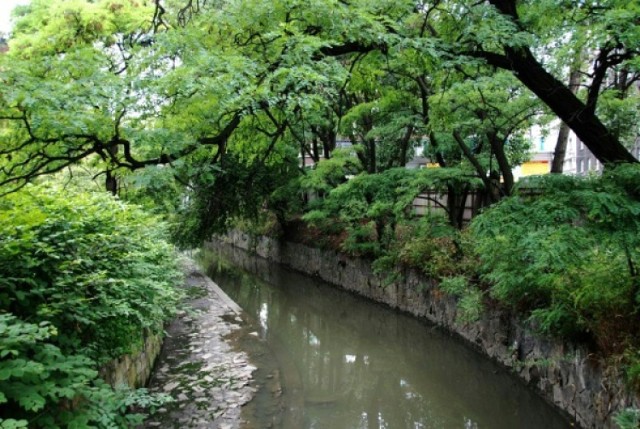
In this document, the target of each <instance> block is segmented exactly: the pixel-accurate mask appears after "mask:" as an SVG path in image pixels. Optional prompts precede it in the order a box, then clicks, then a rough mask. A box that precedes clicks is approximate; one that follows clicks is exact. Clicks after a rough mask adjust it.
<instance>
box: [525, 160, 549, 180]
mask: <svg viewBox="0 0 640 429" xmlns="http://www.w3.org/2000/svg"><path fill="white" fill-rule="evenodd" d="M549 170H550V166H549V161H528V162H525V163H524V164H522V166H521V170H520V171H521V173H520V176H522V177H524V176H533V175H537V174H548V173H549Z"/></svg>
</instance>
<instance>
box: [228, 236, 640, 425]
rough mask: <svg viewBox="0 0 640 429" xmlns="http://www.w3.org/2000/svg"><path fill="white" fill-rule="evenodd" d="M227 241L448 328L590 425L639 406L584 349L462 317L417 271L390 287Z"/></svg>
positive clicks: (364, 265)
mask: <svg viewBox="0 0 640 429" xmlns="http://www.w3.org/2000/svg"><path fill="white" fill-rule="evenodd" d="M225 241H227V242H229V243H230V244H232V245H234V246H236V247H239V248H242V249H245V250H249V251H252V252H254V253H256V254H258V255H259V256H262V257H264V258H267V259H269V260H271V261H273V262H277V263H281V264H284V265H287V266H289V267H290V268H292V269H294V270H296V271H299V272H302V273H306V274H310V275H314V276H317V277H320V278H322V279H323V280H325V281H328V282H330V283H333V284H334V285H338V286H340V287H342V288H344V289H347V290H350V291H352V292H354V293H357V294H359V295H362V296H365V297H367V298H370V299H372V300H374V301H377V302H380V303H384V304H386V305H389V306H390V307H393V308H396V309H399V310H402V311H405V312H408V313H410V314H412V315H414V316H417V317H420V318H424V319H427V320H429V321H431V322H433V323H435V324H436V325H438V326H441V327H443V328H445V329H446V330H448V331H449V332H452V333H454V334H456V335H458V336H460V337H461V338H463V339H464V340H466V341H467V342H468V343H469V344H471V345H472V346H473V347H475V348H476V349H478V350H479V351H480V352H481V353H483V354H485V355H487V356H488V357H490V358H492V359H494V360H496V361H498V362H500V363H501V364H502V365H504V366H506V367H508V368H510V369H511V371H512V372H513V373H514V374H516V375H517V376H518V377H520V378H521V379H522V380H524V381H525V382H526V383H527V384H529V385H530V386H532V387H533V388H534V389H535V390H537V391H538V392H539V393H540V394H541V396H543V397H544V398H545V399H547V400H548V401H549V402H550V403H552V404H553V405H555V406H556V407H558V408H559V409H561V410H563V411H564V412H566V413H568V414H569V415H570V416H571V417H572V419H573V420H575V422H576V423H577V424H578V425H580V426H582V427H584V428H614V427H616V425H615V423H614V421H613V416H614V415H615V414H616V413H618V412H620V411H622V410H624V409H626V408H629V407H633V408H638V407H639V406H640V403H639V401H638V398H637V397H636V396H635V394H634V393H633V392H632V391H630V390H629V389H628V388H627V387H626V386H625V384H624V381H623V378H622V376H621V374H620V373H619V372H618V371H616V370H615V369H613V368H612V367H611V366H606V365H604V364H603V362H600V361H599V360H598V359H596V358H594V356H593V355H591V354H590V353H589V351H588V350H587V349H586V348H585V347H582V346H580V345H576V344H568V343H559V342H554V341H551V340H548V339H544V338H539V337H536V336H535V335H533V334H532V332H531V330H530V329H529V328H528V326H526V324H524V323H522V322H520V321H518V320H516V319H514V318H513V317H512V316H510V315H509V314H507V313H505V312H503V311H500V310H497V309H494V310H492V311H490V312H487V313H486V314H484V315H483V316H482V317H481V319H480V320H478V321H476V322H472V323H463V322H460V321H459V320H458V318H457V305H456V300H455V298H453V297H451V296H448V295H446V294H444V293H442V292H441V291H440V290H439V289H438V287H437V285H436V284H435V283H434V282H433V281H432V280H430V279H428V278H425V277H424V276H421V275H420V274H419V273H416V272H414V271H407V272H405V273H404V280H402V281H401V282H397V283H394V284H391V285H386V286H385V285H384V283H383V279H380V278H379V277H377V276H376V275H374V274H373V272H372V270H371V266H370V263H369V262H368V261H366V260H360V259H357V258H350V257H347V256H345V255H343V254H339V253H337V252H333V251H327V250H321V249H317V248H312V247H308V246H305V245H302V244H299V243H289V242H282V243H281V242H278V241H276V240H273V239H270V238H265V237H258V238H251V237H249V236H248V235H246V234H243V233H240V232H234V233H231V234H229V235H228V236H227V237H226V238H225Z"/></svg>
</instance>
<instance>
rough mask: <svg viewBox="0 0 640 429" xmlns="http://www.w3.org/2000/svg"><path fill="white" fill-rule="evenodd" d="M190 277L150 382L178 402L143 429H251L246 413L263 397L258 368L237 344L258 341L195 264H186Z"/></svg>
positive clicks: (235, 308)
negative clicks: (242, 340) (250, 404)
mask: <svg viewBox="0 0 640 429" xmlns="http://www.w3.org/2000/svg"><path fill="white" fill-rule="evenodd" d="M184 271H185V274H186V279H185V284H184V287H185V289H186V294H187V299H186V301H185V303H184V304H185V308H184V310H182V311H181V312H180V313H179V314H178V317H176V318H175V319H174V320H173V321H172V322H171V323H170V324H169V326H168V327H167V335H166V338H165V340H164V344H163V346H162V350H161V352H160V356H159V358H158V361H157V362H156V366H155V369H154V372H153V374H152V376H151V379H150V381H149V390H150V391H151V392H159V393H166V394H169V395H171V396H172V397H173V398H174V401H173V402H171V403H169V404H167V405H165V406H164V407H163V408H161V409H159V410H158V412H157V413H156V414H154V415H153V416H152V417H151V418H149V419H148V421H146V422H145V424H144V426H143V427H144V428H180V429H186V428H197V429H204V428H212V429H213V428H216V429H238V428H240V427H246V426H247V422H245V421H244V419H243V417H242V416H241V410H242V408H243V406H244V405H245V404H247V403H248V402H249V401H251V400H252V399H253V397H254V395H255V394H256V392H257V389H258V386H257V383H256V380H255V378H254V372H255V371H256V369H257V368H256V367H255V366H254V365H252V364H251V362H250V356H249V355H248V354H247V353H246V352H245V351H242V350H241V349H240V348H239V347H238V346H237V342H238V338H239V337H244V338H248V339H250V338H254V337H253V336H252V335H251V332H248V331H249V325H248V324H247V323H246V322H245V320H244V318H243V313H242V310H241V309H240V307H238V306H237V305H236V304H235V303H234V302H233V301H232V300H231V299H230V298H229V297H228V296H227V295H226V294H225V293H224V292H223V291H222V290H221V289H220V288H219V287H218V286H217V285H216V284H215V283H214V282H213V281H211V280H210V279H209V278H208V277H207V276H206V275H205V274H204V273H203V272H202V271H201V270H200V268H199V267H198V266H197V265H196V264H195V263H194V262H193V261H191V260H188V261H186V262H185V266H184ZM255 341H256V342H257V341H258V340H257V339H256V340H255Z"/></svg>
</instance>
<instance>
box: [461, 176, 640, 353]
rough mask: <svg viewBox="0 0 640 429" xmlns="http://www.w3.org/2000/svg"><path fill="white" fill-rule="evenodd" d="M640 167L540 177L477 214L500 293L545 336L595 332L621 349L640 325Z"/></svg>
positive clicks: (479, 239)
mask: <svg viewBox="0 0 640 429" xmlns="http://www.w3.org/2000/svg"><path fill="white" fill-rule="evenodd" d="M638 171H639V169H638V167H635V166H633V167H632V166H627V167H624V168H621V169H616V170H612V171H608V172H607V173H605V175H603V176H602V177H593V178H588V179H578V178H572V177H566V176H555V175H554V176H545V177H540V178H537V179H532V180H531V181H529V182H528V183H526V184H525V185H523V186H522V188H521V191H520V193H521V195H519V196H515V197H512V198H508V199H506V200H504V201H502V202H500V203H499V204H497V205H496V206H494V207H492V208H491V209H490V210H487V211H486V212H485V213H483V214H482V215H480V216H479V217H478V218H476V219H475V220H474V222H473V224H472V228H471V231H472V234H473V238H474V239H475V251H476V253H477V255H478V256H479V258H480V261H481V270H482V272H483V273H484V274H483V278H484V279H485V280H486V281H488V282H489V283H490V284H491V285H492V286H491V292H490V293H491V295H492V296H493V297H494V298H496V299H498V300H500V301H502V302H504V303H507V304H509V305H511V306H512V307H514V308H517V309H520V310H523V311H525V312H527V313H529V314H530V315H531V320H532V321H533V322H535V324H536V325H537V326H538V327H539V328H540V329H541V330H542V331H544V332H547V333H551V334H560V335H573V336H575V335H589V336H591V337H593V338H594V339H595V340H596V341H597V342H598V343H599V344H600V346H601V347H602V349H603V350H605V351H616V350H619V349H620V347H621V346H623V344H624V343H625V341H627V340H628V338H627V337H628V336H629V335H635V333H636V329H637V328H638V326H637V323H636V317H635V315H636V313H637V311H638V310H639V309H640V308H639V303H640V281H639V280H640V279H639V277H638V271H637V267H638V264H639V263H640V240H639V237H640V217H639V216H638V215H639V214H640V202H639V201H638V200H637V199H636V198H634V192H636V189H637V182H635V181H634V180H633V178H634V177H637V175H638ZM531 193H534V194H539V195H535V196H527V195H530V194H531Z"/></svg>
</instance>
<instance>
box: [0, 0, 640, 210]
mask: <svg viewBox="0 0 640 429" xmlns="http://www.w3.org/2000/svg"><path fill="white" fill-rule="evenodd" d="M639 19H640V10H639V9H638V7H637V6H635V5H634V4H633V3H629V2H623V1H618V0H608V1H597V2H591V3H589V4H588V5H586V4H584V3H583V2H578V1H562V2H556V1H542V2H530V1H516V0H504V1H498V0H495V1H493V0H492V1H489V2H465V1H448V0H446V1H445V0H439V1H435V2H424V3H423V2H415V1H408V0H406V1H404V0H403V1H387V0H376V1H370V0H367V1H365V0H353V1H341V0H314V1H299V0H287V1H284V0H282V1H261V0H243V1H239V0H220V1H207V0H198V1H193V0H191V1H187V0H164V1H163V0H156V1H150V0H146V1H143V0H140V1H132V0H99V1H81V0H55V1H44V0H33V1H32V2H31V4H30V5H28V6H22V7H20V8H18V9H16V11H15V12H14V20H15V29H14V31H13V34H11V36H10V40H9V46H10V49H9V51H8V52H7V53H6V54H4V55H2V56H0V80H1V81H2V83H3V86H4V88H5V89H4V90H3V92H2V94H0V127H1V128H0V138H1V139H2V147H1V148H0V185H2V186H3V188H2V189H3V190H4V192H7V191H10V190H12V189H15V188H16V187H20V186H23V185H24V184H25V183H26V182H28V181H30V180H33V179H34V178H36V177H38V176H40V175H44V174H49V173H52V172H56V171H60V170H63V169H66V168H68V167H70V166H72V165H76V164H78V163H82V164H83V165H89V166H91V167H92V168H95V169H96V171H98V174H100V175H103V176H104V179H105V184H106V187H107V189H108V190H110V191H111V192H113V193H116V192H118V189H119V188H121V186H122V184H121V179H122V178H124V176H126V175H127V174H128V173H126V172H127V171H144V170H145V169H146V170H148V168H147V167H152V166H153V167H155V166H161V167H162V168H165V169H167V170H168V171H170V173H169V174H170V175H172V176H173V177H174V178H175V179H176V180H177V181H178V182H179V183H181V184H183V185H186V186H187V187H194V186H196V184H198V183H200V184H202V183H203V180H204V181H208V182H212V181H214V180H215V178H216V177H218V176H220V175H222V174H223V173H224V171H223V170H225V169H229V168H233V169H235V170H241V169H242V170H245V171H246V175H247V177H249V178H250V177H254V176H256V173H255V172H252V171H253V170H255V169H256V168H258V167H257V165H258V164H260V165H262V166H268V165H276V164H282V163H283V162H285V160H286V163H289V164H292V165H294V166H295V164H296V163H297V162H299V161H296V156H297V155H296V154H298V153H302V154H306V155H309V156H311V158H313V159H315V160H316V161H318V160H319V159H320V158H321V157H325V158H328V157H330V155H331V152H332V151H333V150H334V148H335V146H336V141H337V139H338V137H339V136H344V137H346V138H349V139H350V140H351V141H352V142H353V143H357V144H360V145H361V147H362V150H359V151H357V153H358V156H359V157H360V161H361V163H362V166H363V168H364V169H365V170H366V171H368V172H370V173H373V172H377V171H383V170H385V169H388V168H392V167H396V166H403V165H404V164H405V163H406V162H407V160H408V159H410V157H411V156H412V154H413V150H414V148H415V147H417V146H426V151H427V153H428V154H429V156H431V157H432V160H433V161H437V162H438V163H439V164H440V165H441V166H444V167H453V166H460V165H462V166H464V165H466V166H468V168H469V169H470V170H471V171H475V173H476V174H477V175H478V176H479V177H481V178H482V180H484V181H485V182H486V184H487V187H488V188H491V187H495V188H497V189H496V190H495V191H494V194H495V195H497V196H499V195H506V194H509V193H510V190H511V188H512V186H513V179H512V178H511V169H512V168H513V167H514V166H515V165H517V164H519V163H520V162H522V161H523V160H524V159H525V157H526V153H527V141H526V139H524V138H523V132H524V131H525V130H526V129H528V127H530V126H531V125H532V124H533V123H536V122H538V123H540V122H544V121H545V120H549V118H550V117H553V116H557V117H559V118H560V119H561V120H563V121H564V122H565V123H566V124H567V125H568V126H569V127H570V128H571V129H572V130H573V131H574V132H575V133H576V134H577V135H578V137H579V138H580V139H581V140H582V141H583V142H584V144H585V145H586V146H587V147H589V149H590V150H591V151H592V152H593V153H594V154H595V155H596V157H597V158H598V159H599V160H600V161H602V162H603V163H605V164H613V163H620V162H635V161H636V160H635V159H634V158H633V156H632V155H631V154H630V152H629V151H628V149H627V147H625V145H627V146H628V145H630V144H633V143H634V142H635V139H636V138H637V136H638V127H637V121H636V119H637V117H638V115H639V113H638V110H639V109H638V103H637V101H638V97H639V95H638V78H639V76H640V60H639V56H638V54H639V50H638V46H640V40H639V39H640V33H639V32H638V20H639ZM576 64H578V65H576ZM572 66H573V69H574V70H575V69H577V70H579V71H580V73H581V89H580V90H579V91H572V90H571V88H569V84H568V83H564V82H568V78H567V77H568V75H569V72H570V69H571V67H572ZM545 113H546V115H545ZM227 156H228V157H230V159H234V160H236V161H234V162H230V161H229V162H227V163H226V164H225V163H224V162H223V159H224V158H225V157H227ZM287 168H290V167H287ZM498 177H502V178H503V183H502V184H500V180H498ZM236 197H237V195H236ZM257 204H258V205H259V204H262V203H257Z"/></svg>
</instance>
